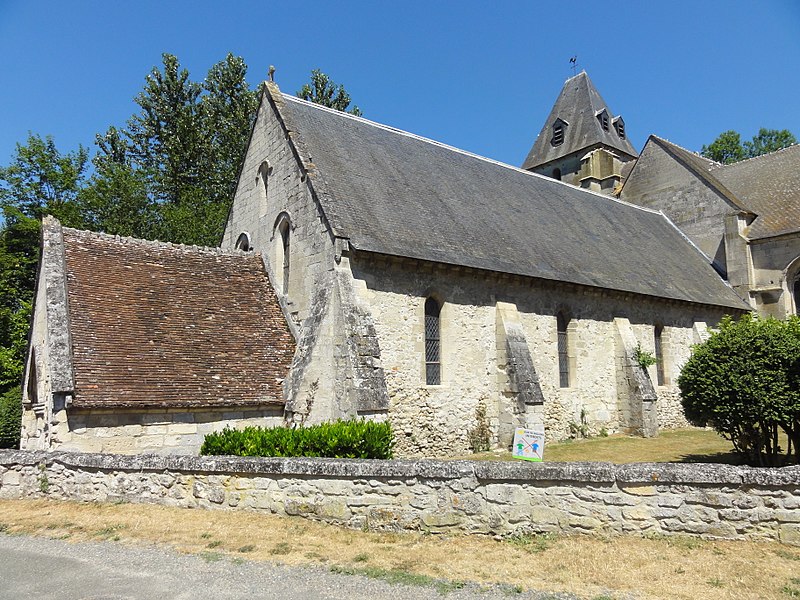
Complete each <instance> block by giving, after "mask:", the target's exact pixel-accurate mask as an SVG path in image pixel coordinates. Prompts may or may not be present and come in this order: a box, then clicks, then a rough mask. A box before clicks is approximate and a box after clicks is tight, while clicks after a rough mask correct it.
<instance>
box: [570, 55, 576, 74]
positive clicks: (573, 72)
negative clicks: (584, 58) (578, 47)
mask: <svg viewBox="0 0 800 600" xmlns="http://www.w3.org/2000/svg"><path fill="white" fill-rule="evenodd" d="M569 64H570V66H571V67H572V76H573V77H575V69H577V68H578V55H577V54H576V55H575V56H573V57H572V58H570V59H569Z"/></svg>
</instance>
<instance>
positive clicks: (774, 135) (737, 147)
mask: <svg viewBox="0 0 800 600" xmlns="http://www.w3.org/2000/svg"><path fill="white" fill-rule="evenodd" d="M796 143H797V140H796V139H795V137H794V135H792V133H791V132H790V131H789V130H788V129H781V130H778V129H764V128H763V127H762V128H761V129H759V131H758V134H756V135H754V136H753V139H752V140H751V141H745V142H744V143H742V139H741V136H740V135H739V133H737V132H736V131H733V130H730V131H723V132H722V133H721V134H719V136H718V137H717V139H716V140H714V141H713V142H712V143H711V144H710V145H709V146H703V148H702V149H701V150H700V154H702V155H703V156H705V157H706V158H710V159H711V160H714V161H716V162H719V163H723V164H726V165H728V164H731V163H735V162H739V161H740V160H744V159H746V158H755V157H756V156H761V155H762V154H768V153H770V152H775V151H776V150H780V149H781V148H786V147H787V146H791V145H792V144H796Z"/></svg>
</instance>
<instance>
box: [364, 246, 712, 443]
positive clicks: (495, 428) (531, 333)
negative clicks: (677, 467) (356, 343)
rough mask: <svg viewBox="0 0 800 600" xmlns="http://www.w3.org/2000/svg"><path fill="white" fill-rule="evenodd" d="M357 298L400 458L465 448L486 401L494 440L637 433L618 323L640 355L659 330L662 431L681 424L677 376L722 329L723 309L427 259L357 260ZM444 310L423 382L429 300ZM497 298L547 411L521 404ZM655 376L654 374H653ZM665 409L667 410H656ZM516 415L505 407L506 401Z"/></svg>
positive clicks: (652, 371) (658, 391)
mask: <svg viewBox="0 0 800 600" xmlns="http://www.w3.org/2000/svg"><path fill="white" fill-rule="evenodd" d="M351 265H352V269H353V274H354V277H355V282H356V289H357V292H358V294H359V295H360V296H361V297H362V298H363V299H364V300H365V301H366V302H367V303H368V304H369V306H370V308H371V311H372V315H373V318H374V321H375V328H376V330H377V333H378V337H379V340H380V345H381V362H382V365H383V370H384V373H385V375H386V383H387V388H388V393H389V398H390V411H389V419H390V420H391V422H392V424H393V425H394V428H395V431H396V436H397V450H398V452H399V454H401V455H404V456H422V455H424V456H446V455H452V454H453V453H463V452H465V451H468V449H469V441H468V440H469V433H470V430H471V429H473V428H475V427H476V425H477V424H478V423H477V420H476V415H477V411H478V408H479V406H481V405H483V406H485V407H486V412H487V417H488V424H489V426H490V428H491V432H492V441H493V443H494V444H500V445H508V442H509V436H510V435H513V433H512V432H513V429H514V428H515V427H519V426H527V427H532V426H541V425H544V427H545V431H546V432H547V436H548V438H549V439H550V440H560V439H565V438H567V437H571V436H574V435H576V432H577V431H580V430H583V431H584V432H585V433H587V434H590V435H597V434H599V433H600V432H601V431H602V430H605V431H606V432H608V433H614V432H617V431H624V430H630V429H631V423H630V422H629V421H630V418H631V416H630V415H629V414H628V413H627V412H626V411H629V406H628V404H626V402H630V399H629V398H624V397H623V398H621V397H620V391H619V390H620V388H619V387H618V384H619V380H620V373H619V365H618V363H617V361H616V360H615V356H616V355H617V354H618V353H617V347H616V342H615V339H616V338H615V327H616V326H617V325H616V324H615V318H617V317H624V318H625V319H628V320H629V321H630V327H631V329H632V331H633V334H634V336H635V339H636V341H637V342H639V343H640V344H641V347H642V349H643V350H646V351H649V352H654V351H655V348H654V345H655V341H654V326H655V324H659V325H661V326H663V331H664V333H663V334H662V347H663V352H664V368H665V374H666V381H665V384H666V385H664V386H655V392H656V394H657V395H658V400H656V401H655V402H656V405H657V409H656V412H657V419H658V421H659V424H660V426H661V427H672V426H682V425H684V424H685V420H683V418H682V411H681V409H680V403H679V401H678V398H677V389H676V388H675V381H676V380H677V376H678V373H679V371H680V367H681V366H682V364H683V363H684V362H685V361H686V359H687V358H688V357H689V354H690V351H691V345H692V344H694V343H696V342H698V341H700V340H697V339H695V337H696V334H695V330H694V329H695V322H702V323H709V324H712V325H713V324H715V323H716V322H718V321H719V319H720V318H721V317H722V311H719V310H715V309H708V310H707V311H704V310H703V309H701V308H700V307H694V308H690V307H688V306H686V305H680V304H678V303H668V302H663V301H658V300H655V299H652V300H648V299H645V298H636V299H634V298H629V297H625V296H624V295H622V294H615V293H613V292H601V291H599V290H594V289H589V288H580V287H578V286H567V285H564V284H554V283H547V282H534V281H532V280H526V279H522V278H512V277H502V278H501V277H496V276H494V275H492V274H487V273H484V272H477V271H471V270H468V269H448V268H446V267H442V266H435V265H432V264H429V263H421V262H420V263H412V262H409V261H405V262H404V261H396V260H388V259H387V260H377V259H372V258H369V257H359V256H358V255H357V254H356V256H355V257H353V258H351ZM431 295H433V296H434V297H436V298H437V299H439V300H440V301H442V302H443V308H442V312H441V338H442V384H441V385H438V386H429V385H425V376H424V368H425V350H424V343H425V340H424V330H423V323H424V303H425V299H426V298H427V297H428V296H431ZM498 302H502V303H508V304H513V305H514V306H516V309H517V311H518V315H519V321H520V323H521V324H522V327H523V330H524V335H525V338H526V340H527V344H528V346H529V349H530V356H531V358H532V363H533V368H534V370H535V372H536V375H537V376H538V381H539V385H540V387H541V391H542V396H543V398H544V402H543V404H526V405H523V406H520V404H519V403H516V404H514V402H513V397H512V398H511V399H510V395H509V393H508V390H509V386H508V377H507V374H506V373H505V372H504V365H502V364H501V363H500V360H499V358H498V357H499V356H501V355H502V352H501V351H500V350H499V348H498V338H497V334H496V332H497V320H498ZM559 311H562V312H563V313H564V314H565V315H566V316H568V317H569V318H570V323H569V327H568V343H569V347H568V353H569V358H570V366H571V377H570V386H569V387H567V388H562V387H560V386H559V369H558V353H557V328H556V314H557V313H558V312H559ZM648 375H649V377H650V379H651V380H652V381H653V382H655V381H656V371H655V367H651V368H650V369H649V373H648ZM659 403H661V404H663V406H659ZM510 404H511V405H512V408H511V409H510V410H509V405H510Z"/></svg>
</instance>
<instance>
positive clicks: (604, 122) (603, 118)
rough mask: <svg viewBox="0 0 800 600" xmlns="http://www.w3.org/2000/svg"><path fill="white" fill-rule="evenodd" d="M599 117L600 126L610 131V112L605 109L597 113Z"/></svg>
mask: <svg viewBox="0 0 800 600" xmlns="http://www.w3.org/2000/svg"><path fill="white" fill-rule="evenodd" d="M597 118H598V119H600V126H601V127H602V128H603V131H608V112H606V111H605V110H604V111H603V112H601V113H600V114H599V115H597Z"/></svg>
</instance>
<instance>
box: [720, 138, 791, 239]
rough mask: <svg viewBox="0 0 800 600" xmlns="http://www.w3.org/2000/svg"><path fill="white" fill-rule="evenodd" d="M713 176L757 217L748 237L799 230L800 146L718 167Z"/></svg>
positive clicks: (769, 235)
mask: <svg viewBox="0 0 800 600" xmlns="http://www.w3.org/2000/svg"><path fill="white" fill-rule="evenodd" d="M712 174H713V175H714V176H715V177H716V178H717V179H718V180H719V181H721V182H722V183H723V184H725V186H726V187H727V188H728V189H730V190H732V191H733V193H735V194H736V197H737V198H739V200H740V201H741V202H742V203H743V204H745V205H746V206H748V207H749V208H750V209H751V210H752V211H753V212H754V213H756V214H757V215H758V218H757V219H756V220H755V221H753V223H752V225H750V230H749V233H748V237H750V238H754V239H755V238H763V237H771V236H774V235H780V234H782V233H789V232H792V231H797V230H798V229H800V145H794V146H789V147H788V148H784V149H783V150H778V151H777V152H772V153H770V154H764V155H763V156H758V157H756V158H751V159H750V160H743V161H741V162H738V163H733V164H731V165H719V166H718V167H717V168H716V169H714V170H713V171H712Z"/></svg>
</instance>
